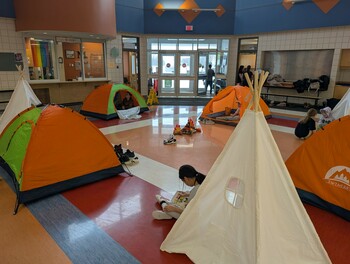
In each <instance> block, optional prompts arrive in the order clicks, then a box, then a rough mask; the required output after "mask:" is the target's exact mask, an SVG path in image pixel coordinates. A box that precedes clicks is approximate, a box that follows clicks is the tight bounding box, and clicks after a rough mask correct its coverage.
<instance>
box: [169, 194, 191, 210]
mask: <svg viewBox="0 0 350 264" xmlns="http://www.w3.org/2000/svg"><path fill="white" fill-rule="evenodd" d="M181 194H182V192H180V191H177V192H176V193H175V195H174V196H173V198H172V199H171V203H173V204H174V205H176V206H178V207H180V208H181V209H185V207H186V205H187V204H188V197H183V196H181Z"/></svg>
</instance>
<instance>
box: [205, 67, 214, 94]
mask: <svg viewBox="0 0 350 264" xmlns="http://www.w3.org/2000/svg"><path fill="white" fill-rule="evenodd" d="M214 76H215V72H214V70H213V69H212V68H211V64H209V68H208V71H207V80H206V83H205V92H207V88H208V85H210V93H212V92H213V77H214Z"/></svg>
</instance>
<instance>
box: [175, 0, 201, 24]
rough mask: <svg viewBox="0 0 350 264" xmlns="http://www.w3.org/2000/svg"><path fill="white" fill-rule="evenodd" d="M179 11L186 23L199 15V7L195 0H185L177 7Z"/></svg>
mask: <svg viewBox="0 0 350 264" xmlns="http://www.w3.org/2000/svg"><path fill="white" fill-rule="evenodd" d="M189 9H190V10H189ZM179 13H180V15H181V16H182V17H183V18H184V19H185V20H186V22H187V23H191V22H192V21H193V20H194V19H195V18H196V17H197V16H198V15H199V13H200V8H199V6H198V5H197V3H196V2H195V1H193V0H185V2H184V3H183V4H182V5H181V6H180V7H179Z"/></svg>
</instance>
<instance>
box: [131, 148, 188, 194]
mask: <svg viewBox="0 0 350 264" xmlns="http://www.w3.org/2000/svg"><path fill="white" fill-rule="evenodd" d="M137 157H138V158H139V163H138V164H135V165H132V166H128V167H127V168H128V169H129V170H130V172H131V173H132V174H133V175H135V176H137V177H138V178H140V179H142V180H144V181H146V182H149V183H151V184H153V185H155V186H157V187H158V188H160V189H162V190H164V191H166V192H168V193H171V194H175V192H176V191H178V190H182V189H183V184H182V182H181V181H180V180H179V176H178V170H177V169H174V168H172V167H169V166H167V165H164V164H162V163H160V162H158V161H155V160H152V159H149V158H147V157H145V156H141V155H139V154H137ZM186 190H187V189H186Z"/></svg>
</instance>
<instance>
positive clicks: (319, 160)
mask: <svg viewBox="0 0 350 264" xmlns="http://www.w3.org/2000/svg"><path fill="white" fill-rule="evenodd" d="M349 135H350V116H345V117H342V118H340V119H338V120H335V121H333V122H332V123H330V124H328V125H327V126H325V127H324V128H323V129H322V130H319V131H317V132H316V133H315V134H314V135H312V136H311V137H310V138H309V139H307V140H306V141H305V142H304V143H303V144H302V145H301V146H300V147H299V148H298V149H297V150H296V151H295V152H294V153H293V154H292V155H291V156H290V157H289V159H288V160H287V161H286V165H287V168H288V170H289V173H290V175H291V177H292V180H293V182H294V185H295V186H296V188H297V190H298V193H299V196H300V198H301V199H302V200H303V201H304V202H307V203H310V204H313V205H315V206H317V207H320V208H323V209H326V210H329V211H331V212H333V213H335V214H337V215H339V216H341V217H343V218H345V219H347V220H348V221H350V141H349Z"/></svg>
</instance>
